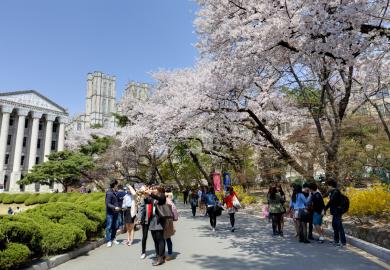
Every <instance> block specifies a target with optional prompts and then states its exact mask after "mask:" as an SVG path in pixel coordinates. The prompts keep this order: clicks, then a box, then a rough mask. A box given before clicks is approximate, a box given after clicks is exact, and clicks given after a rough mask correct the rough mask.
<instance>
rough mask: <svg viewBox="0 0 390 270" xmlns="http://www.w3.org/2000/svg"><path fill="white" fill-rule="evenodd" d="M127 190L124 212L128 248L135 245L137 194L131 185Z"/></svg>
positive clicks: (123, 205)
mask: <svg viewBox="0 0 390 270" xmlns="http://www.w3.org/2000/svg"><path fill="white" fill-rule="evenodd" d="M125 190H126V191H127V194H126V195H125V196H124V197H123V203H122V210H123V213H124V214H123V216H124V218H123V221H124V224H125V226H126V231H127V242H126V244H127V245H128V246H131V245H132V244H133V240H134V222H135V217H136V213H137V209H136V203H135V200H136V192H135V190H134V188H133V187H132V186H131V185H128V186H127V187H126V188H125Z"/></svg>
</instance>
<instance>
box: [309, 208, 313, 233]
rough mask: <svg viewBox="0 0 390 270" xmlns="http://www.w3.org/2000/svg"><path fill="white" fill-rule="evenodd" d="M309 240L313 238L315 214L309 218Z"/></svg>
mask: <svg viewBox="0 0 390 270" xmlns="http://www.w3.org/2000/svg"><path fill="white" fill-rule="evenodd" d="M309 238H313V213H310V216H309Z"/></svg>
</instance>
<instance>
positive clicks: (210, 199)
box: [204, 187, 219, 232]
mask: <svg viewBox="0 0 390 270" xmlns="http://www.w3.org/2000/svg"><path fill="white" fill-rule="evenodd" d="M204 201H205V204H206V206H207V214H208V215H209V218H210V226H211V229H212V230H213V232H215V228H216V226H217V215H216V211H215V210H216V209H215V208H216V206H217V202H219V201H218V198H217V196H216V195H215V191H214V188H213V187H210V188H209V191H208V192H207V193H206V195H205V196H204Z"/></svg>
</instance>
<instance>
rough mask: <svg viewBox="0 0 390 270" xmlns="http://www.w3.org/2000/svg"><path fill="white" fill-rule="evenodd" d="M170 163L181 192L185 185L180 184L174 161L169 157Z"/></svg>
mask: <svg viewBox="0 0 390 270" xmlns="http://www.w3.org/2000/svg"><path fill="white" fill-rule="evenodd" d="M168 162H169V167H170V168H171V171H172V174H173V178H174V180H175V182H176V184H177V185H178V186H179V188H180V190H182V189H183V185H182V183H181V182H180V180H179V177H178V176H177V171H176V169H175V167H174V166H173V163H172V159H171V157H170V156H169V157H168Z"/></svg>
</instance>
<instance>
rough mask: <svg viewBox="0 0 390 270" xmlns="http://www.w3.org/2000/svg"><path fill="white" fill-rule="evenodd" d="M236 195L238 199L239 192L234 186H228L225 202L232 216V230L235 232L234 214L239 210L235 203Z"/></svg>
mask: <svg viewBox="0 0 390 270" xmlns="http://www.w3.org/2000/svg"><path fill="white" fill-rule="evenodd" d="M234 197H236V198H237V199H238V196H237V193H236V192H235V191H234V189H233V187H229V188H228V194H227V196H226V197H225V198H224V199H223V201H224V203H225V204H226V208H227V211H228V214H229V217H230V225H231V226H232V228H231V231H232V232H234V231H235V230H236V229H235V227H234V225H235V221H236V220H235V216H234V214H235V213H236V212H237V208H236V207H234V205H233V200H234Z"/></svg>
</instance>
